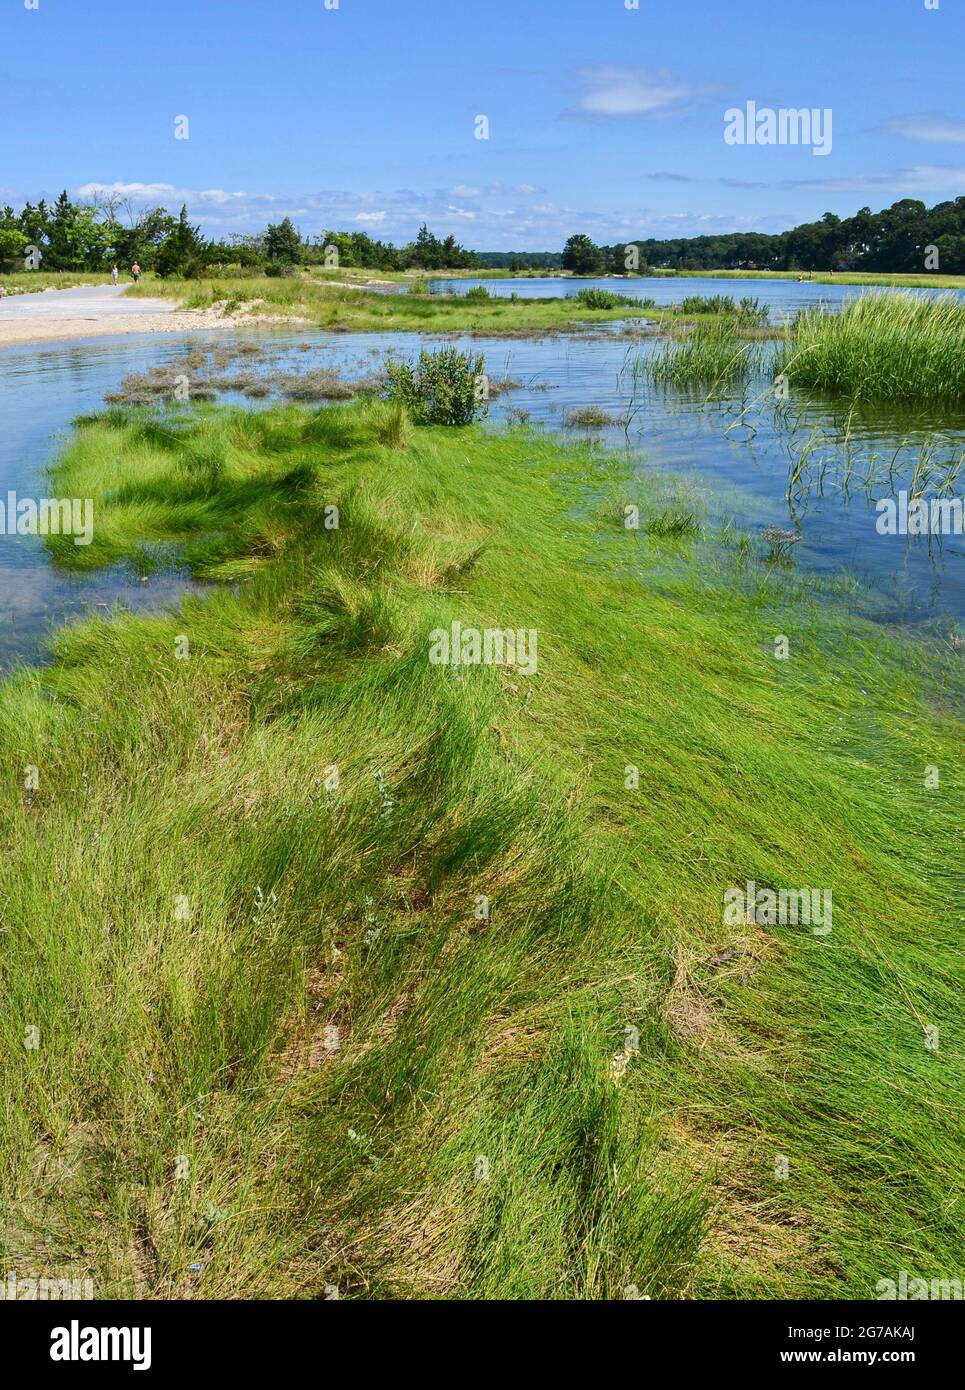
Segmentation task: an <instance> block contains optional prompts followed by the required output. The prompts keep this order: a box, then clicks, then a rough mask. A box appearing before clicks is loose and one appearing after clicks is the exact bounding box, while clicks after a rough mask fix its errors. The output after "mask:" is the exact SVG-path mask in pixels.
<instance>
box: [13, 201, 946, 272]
mask: <svg viewBox="0 0 965 1390" xmlns="http://www.w3.org/2000/svg"><path fill="white" fill-rule="evenodd" d="M135 261H137V262H139V264H140V265H141V268H142V269H143V270H155V271H157V273H158V274H159V275H163V276H168V275H180V276H183V277H185V278H194V277H197V276H199V275H205V274H207V275H210V274H217V273H219V271H221V270H225V269H229V268H231V267H241V268H247V269H251V270H252V271H253V272H258V271H261V272H264V273H266V274H269V275H284V274H289V273H292V272H293V270H294V268H295V267H296V266H298V265H309V266H311V265H319V266H332V267H334V266H349V267H353V268H359V269H366V270H409V269H417V270H425V271H433V270H459V269H473V268H478V269H481V270H482V269H502V268H505V269H508V270H523V269H539V268H543V269H555V268H557V267H560V266H562V268H563V269H564V270H570V271H572V272H573V273H574V274H577V275H603V274H616V275H624V274H626V273H627V271H628V270H631V271H637V272H639V273H640V274H644V275H645V274H647V272H648V271H650V270H684V271H686V270H790V271H794V270H805V271H807V270H836V271H863V270H868V271H884V272H890V273H898V272H910V273H916V272H917V273H921V272H922V271H927V270H935V271H943V272H944V273H946V274H965V197H961V198H955V199H952V200H950V201H948V202H944V203H937V204H936V205H935V206H934V207H933V208H927V207H926V206H925V204H924V203H923V202H920V201H919V200H918V199H916V198H902V199H900V200H899V201H898V202H897V203H893V204H892V206H891V207H888V208H884V209H882V211H881V212H877V213H873V212H872V211H871V209H870V208H867V207H864V208H861V209H860V210H859V211H858V212H856V213H855V215H854V216H853V217H847V218H843V219H842V218H840V217H837V216H836V215H835V214H834V213H832V212H826V213H825V214H824V216H823V217H822V218H821V219H820V221H817V222H805V223H802V225H801V226H799V227H793V228H791V230H790V231H786V232H777V233H773V234H768V233H765V232H726V233H721V234H718V235H715V236H697V237H676V238H672V239H669V240H660V239H657V238H653V237H648V238H642V239H635V240H632V241H626V242H620V243H618V244H617V245H614V246H606V245H597V244H596V243H595V242H593V241H592V240H591V238H590V237H588V236H586V235H585V234H583V233H578V234H576V235H574V236H571V237H570V238H569V240H568V241H567V242H566V245H565V247H564V248H563V251H562V252H558V251H557V252H552V251H532V252H526V251H481V252H478V253H477V252H473V251H469V250H467V249H466V248H465V247H463V246H460V245H459V244H458V243H457V242H456V240H455V238H454V237H453V236H447V237H445V238H444V239H440V238H438V237H436V236H435V235H433V233H432V232H430V231H429V229H428V227H427V226H425V225H423V226H422V227H421V228H420V229H419V233H418V235H417V236H416V238H415V240H414V241H411V242H409V243H408V244H407V245H405V246H394V245H393V244H392V243H391V242H383V241H379V240H375V239H373V238H372V237H370V236H368V235H367V234H366V233H365V232H337V231H335V230H329V231H325V232H323V233H322V234H321V235H320V236H316V237H313V238H305V237H303V236H302V235H301V233H300V232H299V230H298V228H297V227H295V226H294V224H293V223H292V221H291V219H290V218H288V217H286V218H284V220H283V221H281V222H279V223H276V224H269V226H268V227H267V228H266V229H265V230H264V231H263V232H258V233H255V234H252V235H231V236H229V237H227V238H226V239H225V240H222V241H212V240H208V239H206V238H205V237H204V236H202V234H201V232H200V229H199V228H198V227H196V226H193V225H192V224H191V222H190V220H189V218H188V212H187V208H186V207H182V209H181V213H180V216H178V217H175V216H173V215H172V214H171V213H170V212H168V211H167V210H166V209H165V208H163V207H155V208H141V209H137V208H136V207H135V206H134V205H133V204H132V203H131V202H130V201H129V200H126V199H122V198H119V197H115V196H111V195H105V196H103V197H98V198H96V199H95V200H94V201H93V202H91V203H75V202H72V201H71V199H70V198H69V197H68V196H67V193H66V192H64V193H61V195H60V197H59V198H58V199H57V200H56V201H55V202H54V203H53V204H48V203H46V202H44V200H43V199H41V200H40V202H39V203H36V204H33V203H27V204H26V205H25V206H24V207H23V208H21V210H20V211H19V212H14V210H13V208H12V207H9V206H8V207H5V208H3V209H2V211H0V271H15V270H22V269H24V268H25V267H28V268H30V269H44V270H75V271H84V270H105V269H109V268H110V266H111V265H112V264H114V262H117V264H118V265H122V266H129V265H131V264H133V262H135Z"/></svg>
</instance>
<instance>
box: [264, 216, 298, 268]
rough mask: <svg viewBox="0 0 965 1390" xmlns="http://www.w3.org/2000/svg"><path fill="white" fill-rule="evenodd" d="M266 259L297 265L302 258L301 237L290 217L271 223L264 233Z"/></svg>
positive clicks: (282, 263)
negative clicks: (274, 223)
mask: <svg viewBox="0 0 965 1390" xmlns="http://www.w3.org/2000/svg"><path fill="white" fill-rule="evenodd" d="M265 251H266V253H267V255H268V259H269V260H271V261H274V262H276V264H279V265H297V264H298V262H299V261H300V260H301V258H302V239H301V237H300V236H299V235H298V231H297V229H296V228H295V226H294V224H293V222H292V220H291V218H290V217H286V218H284V220H283V221H281V222H279V223H277V224H276V225H272V224H270V223H269V226H268V230H267V232H266V233H265Z"/></svg>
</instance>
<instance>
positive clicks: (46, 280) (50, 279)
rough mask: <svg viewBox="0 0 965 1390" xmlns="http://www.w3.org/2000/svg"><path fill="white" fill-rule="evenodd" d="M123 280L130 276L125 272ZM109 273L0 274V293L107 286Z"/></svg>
mask: <svg viewBox="0 0 965 1390" xmlns="http://www.w3.org/2000/svg"><path fill="white" fill-rule="evenodd" d="M124 275H125V278H126V280H127V281H128V283H129V282H130V275H129V273H128V272H127V271H126V270H125V272H124ZM110 283H111V275H110V271H109V270H107V271H98V270H24V271H18V272H16V273H11V274H0V291H3V293H4V294H37V293H38V292H39V291H40V290H70V289H75V288H76V287H77V286H78V285H109V284H110Z"/></svg>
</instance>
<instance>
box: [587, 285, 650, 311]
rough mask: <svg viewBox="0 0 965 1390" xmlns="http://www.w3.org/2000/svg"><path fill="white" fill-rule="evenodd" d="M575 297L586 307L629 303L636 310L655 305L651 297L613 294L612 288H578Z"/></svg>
mask: <svg viewBox="0 0 965 1390" xmlns="http://www.w3.org/2000/svg"><path fill="white" fill-rule="evenodd" d="M575 298H576V299H577V301H578V302H579V303H580V304H582V305H583V307H584V308H586V309H618V308H620V306H621V305H631V306H632V307H633V308H635V309H638V310H639V309H655V308H656V307H657V306H656V302H655V300H653V299H638V298H637V297H636V296H635V295H632V294H614V293H613V291H612V290H597V289H592V290H591V289H583V290H578V291H577V292H576V295H575Z"/></svg>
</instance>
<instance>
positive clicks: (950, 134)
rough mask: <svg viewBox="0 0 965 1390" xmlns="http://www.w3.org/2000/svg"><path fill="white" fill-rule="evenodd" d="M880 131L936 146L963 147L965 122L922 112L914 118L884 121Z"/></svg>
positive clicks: (907, 117)
mask: <svg viewBox="0 0 965 1390" xmlns="http://www.w3.org/2000/svg"><path fill="white" fill-rule="evenodd" d="M882 129H883V130H884V131H885V132H886V133H887V134H888V135H900V136H902V137H903V138H904V139H905V140H925V141H927V142H928V143H929V144H936V145H965V121H953V120H951V119H950V118H949V117H948V116H939V115H936V114H934V113H928V112H924V111H923V112H919V113H918V114H917V115H914V116H895V117H894V118H893V119H892V120H890V121H885V123H884V125H883V126H882Z"/></svg>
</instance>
